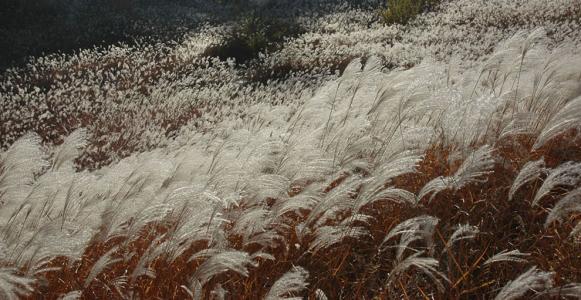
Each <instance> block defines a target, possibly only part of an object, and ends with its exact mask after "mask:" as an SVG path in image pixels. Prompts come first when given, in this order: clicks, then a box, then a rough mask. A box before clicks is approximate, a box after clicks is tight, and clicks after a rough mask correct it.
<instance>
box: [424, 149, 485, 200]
mask: <svg viewBox="0 0 581 300" xmlns="http://www.w3.org/2000/svg"><path fill="white" fill-rule="evenodd" d="M493 152H494V151H493V148H492V147H490V146H488V145H485V146H482V147H480V148H479V149H478V150H476V151H474V152H472V153H471V154H470V155H469V156H468V157H467V158H466V160H464V162H463V163H462V165H461V166H460V168H459V169H458V171H456V173H454V175H452V176H449V177H442V176H440V177H438V178H435V179H432V180H431V181H430V182H428V183H427V184H426V185H425V186H424V187H423V188H422V189H421V190H420V192H419V193H418V199H419V200H421V199H423V198H424V197H425V196H427V195H430V194H431V196H430V199H429V200H430V201H431V200H432V199H433V198H434V197H435V196H436V194H438V193H439V192H441V191H443V190H446V189H454V190H458V189H460V188H462V187H463V186H465V185H467V184H470V183H475V182H483V179H481V178H482V177H483V176H485V175H487V174H489V173H490V172H491V169H492V167H493V166H494V156H493Z"/></svg>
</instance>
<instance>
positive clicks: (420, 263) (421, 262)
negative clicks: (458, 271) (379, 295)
mask: <svg viewBox="0 0 581 300" xmlns="http://www.w3.org/2000/svg"><path fill="white" fill-rule="evenodd" d="M422 254H423V253H422V252H418V253H414V254H412V255H410V256H408V257H406V258H405V259H403V260H398V261H397V263H396V265H395V267H394V268H393V269H392V270H391V272H389V276H388V278H387V286H388V287H392V286H393V285H394V284H395V283H396V281H397V280H398V278H399V277H400V276H401V275H402V274H404V273H405V272H407V271H408V270H409V269H410V268H412V267H415V268H417V269H418V270H419V271H420V272H422V273H423V274H425V275H427V276H428V277H430V278H431V279H432V281H433V282H434V283H435V284H436V285H437V287H438V289H439V290H440V291H443V290H444V285H443V283H442V279H443V280H444V281H446V282H447V281H448V278H447V277H446V275H444V274H443V273H441V272H440V271H438V270H437V269H436V268H437V267H438V265H439V263H438V260H436V259H435V258H432V257H422V256H421V255H422Z"/></svg>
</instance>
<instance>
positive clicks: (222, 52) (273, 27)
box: [206, 14, 302, 63]
mask: <svg viewBox="0 0 581 300" xmlns="http://www.w3.org/2000/svg"><path fill="white" fill-rule="evenodd" d="M300 32H302V29H301V28H300V26H298V25H296V24H292V23H290V22H288V21H281V20H278V19H274V18H266V17H262V16H260V15H257V14H251V15H249V16H247V17H245V18H243V19H242V20H241V21H240V22H239V23H238V24H237V26H236V27H235V28H234V29H233V30H232V32H231V33H230V35H229V36H228V37H226V39H225V41H224V42H223V43H222V44H221V45H218V46H217V47H213V48H211V49H209V50H208V51H207V53H206V54H207V55H209V56H217V57H219V58H220V59H223V60H224V59H227V58H235V59H236V62H238V63H244V62H246V61H248V60H250V59H252V58H256V57H258V54H259V53H260V52H264V51H271V50H274V49H276V48H277V46H279V45H280V43H281V42H283V41H284V39H285V38H286V37H289V36H296V35H298V34H299V33H300Z"/></svg>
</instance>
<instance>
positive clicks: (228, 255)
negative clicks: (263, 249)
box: [191, 250, 256, 285]
mask: <svg viewBox="0 0 581 300" xmlns="http://www.w3.org/2000/svg"><path fill="white" fill-rule="evenodd" d="M249 266H256V263H255V262H254V261H253V260H252V257H251V256H250V255H249V254H248V253H246V252H243V251H235V250H228V251H222V252H219V253H217V254H214V255H212V256H211V257H210V258H208V259H207V260H206V261H204V262H203V263H202V264H201V265H200V266H199V267H198V268H197V269H196V271H195V272H194V274H193V275H192V279H191V280H192V282H193V281H199V282H200V283H201V284H202V285H204V284H206V283H207V282H208V281H209V280H210V279H212V277H214V276H216V275H218V274H221V273H224V272H228V271H232V272H235V273H238V274H240V275H242V276H244V277H248V274H249V271H248V267H249Z"/></svg>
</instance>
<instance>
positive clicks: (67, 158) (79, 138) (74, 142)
mask: <svg viewBox="0 0 581 300" xmlns="http://www.w3.org/2000/svg"><path fill="white" fill-rule="evenodd" d="M87 144H88V140H87V130H86V129H85V128H79V129H77V130H75V131H73V132H72V133H71V134H69V136H67V137H66V138H65V139H64V141H63V143H62V144H61V145H60V146H59V147H58V149H57V151H56V153H55V155H54V158H53V162H52V169H53V170H58V169H60V168H61V167H62V166H63V165H64V164H66V163H67V162H71V161H72V160H74V159H75V158H77V157H78V156H79V154H80V151H82V149H83V148H85V147H86V146H87Z"/></svg>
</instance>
